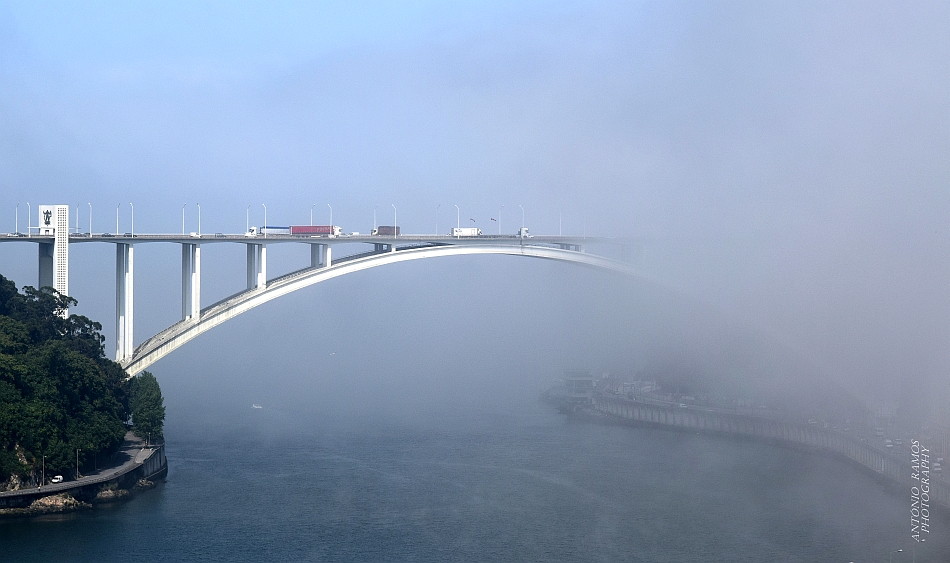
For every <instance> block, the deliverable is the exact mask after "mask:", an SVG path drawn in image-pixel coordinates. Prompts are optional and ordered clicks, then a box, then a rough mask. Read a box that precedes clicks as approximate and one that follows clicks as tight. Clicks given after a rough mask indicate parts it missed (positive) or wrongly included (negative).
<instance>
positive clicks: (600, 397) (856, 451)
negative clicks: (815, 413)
mask: <svg viewBox="0 0 950 563" xmlns="http://www.w3.org/2000/svg"><path fill="white" fill-rule="evenodd" d="M575 413H576V414H577V415H582V416H587V417H589V418H591V419H598V418H600V419H602V420H604V421H610V422H619V423H623V424H633V425H643V426H652V427H658V428H670V429H679V430H686V431H695V432H704V433H714V434H720V435H730V436H734V437H740V438H751V439H758V440H765V441H768V442H772V443H779V444H782V445H786V446H792V447H796V448H806V449H809V450H812V451H818V452H824V453H829V454H832V455H835V456H837V457H840V458H843V459H845V460H847V461H849V462H851V463H854V464H857V465H858V466H859V467H861V468H862V469H864V470H866V471H869V472H871V473H872V474H874V475H875V476H877V477H879V478H881V479H884V480H886V481H887V482H889V483H891V484H893V485H895V486H900V487H906V488H907V490H911V487H918V488H920V487H921V486H922V485H925V486H926V487H927V491H926V492H927V493H928V501H929V504H930V505H932V506H933V507H938V508H940V509H941V510H943V511H946V512H950V483H947V482H946V481H943V480H942V479H937V478H933V476H932V474H931V472H930V468H929V463H927V462H925V463H920V459H923V458H921V457H919V456H918V463H916V464H913V463H912V460H911V458H910V456H907V457H905V456H901V455H897V454H895V453H892V452H885V451H880V450H878V449H876V448H874V447H873V446H871V445H869V444H867V443H866V442H862V441H861V440H859V439H855V438H853V437H851V436H848V435H845V434H841V433H838V432H833V431H830V430H827V429H824V428H820V427H817V426H816V425H809V424H795V423H790V422H783V421H780V420H774V419H769V418H765V417H758V416H752V415H746V414H737V413H729V412H722V411H716V410H713V409H703V408H698V407H690V406H687V405H681V404H651V403H645V402H642V401H635V400H631V399H628V398H624V397H620V396H611V395H607V394H603V393H600V394H597V393H595V394H593V396H592V397H591V398H590V401H589V402H588V403H586V404H585V405H584V406H583V407H579V408H576V409H575Z"/></svg>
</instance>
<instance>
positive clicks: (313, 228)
mask: <svg viewBox="0 0 950 563" xmlns="http://www.w3.org/2000/svg"><path fill="white" fill-rule="evenodd" d="M290 234H292V235H311V236H312V235H327V236H340V235H341V234H343V230H342V229H340V227H336V226H333V225H291V226H290Z"/></svg>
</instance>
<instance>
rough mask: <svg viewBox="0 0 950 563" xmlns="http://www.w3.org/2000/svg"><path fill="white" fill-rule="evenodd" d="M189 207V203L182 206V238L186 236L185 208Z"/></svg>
mask: <svg viewBox="0 0 950 563" xmlns="http://www.w3.org/2000/svg"><path fill="white" fill-rule="evenodd" d="M187 206H188V204H187V203H186V204H185V205H182V206H181V236H185V207H187Z"/></svg>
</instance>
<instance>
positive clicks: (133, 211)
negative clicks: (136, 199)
mask: <svg viewBox="0 0 950 563" xmlns="http://www.w3.org/2000/svg"><path fill="white" fill-rule="evenodd" d="M129 207H131V208H132V226H131V228H130V230H129V232H130V233H132V236H133V237H135V206H134V205H132V202H131V201H130V202H129Z"/></svg>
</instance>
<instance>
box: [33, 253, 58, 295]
mask: <svg viewBox="0 0 950 563" xmlns="http://www.w3.org/2000/svg"><path fill="white" fill-rule="evenodd" d="M36 246H37V247H38V248H39V266H40V272H39V274H40V278H39V284H38V285H37V286H36V287H37V288H40V287H53V249H54V245H52V244H47V243H45V242H41V243H39V244H38V245H36Z"/></svg>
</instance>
